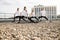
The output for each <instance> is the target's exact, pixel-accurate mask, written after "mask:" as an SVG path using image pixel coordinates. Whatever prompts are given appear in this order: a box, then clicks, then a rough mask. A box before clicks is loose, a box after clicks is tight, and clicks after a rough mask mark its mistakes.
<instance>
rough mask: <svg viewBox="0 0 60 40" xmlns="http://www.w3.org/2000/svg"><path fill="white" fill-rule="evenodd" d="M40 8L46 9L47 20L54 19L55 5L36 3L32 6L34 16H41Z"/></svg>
mask: <svg viewBox="0 0 60 40" xmlns="http://www.w3.org/2000/svg"><path fill="white" fill-rule="evenodd" d="M41 8H44V9H45V11H46V14H47V15H46V16H47V18H48V19H49V20H56V19H57V15H56V6H43V5H38V6H34V11H35V15H36V16H41V15H42V14H41V13H40V11H41Z"/></svg>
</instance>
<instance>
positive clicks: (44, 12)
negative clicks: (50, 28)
mask: <svg viewBox="0 0 60 40" xmlns="http://www.w3.org/2000/svg"><path fill="white" fill-rule="evenodd" d="M40 13H41V14H42V16H39V17H38V18H39V19H40V18H45V19H46V20H48V18H47V15H46V11H45V9H44V8H41V11H40Z"/></svg>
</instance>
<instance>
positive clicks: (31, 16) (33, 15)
mask: <svg viewBox="0 0 60 40" xmlns="http://www.w3.org/2000/svg"><path fill="white" fill-rule="evenodd" d="M32 18H35V19H36V20H37V21H36V22H38V21H39V19H38V18H37V17H36V16H35V13H34V9H33V8H32V11H31V14H30V17H29V18H28V19H29V20H30V22H34V23H35V21H34V20H32Z"/></svg>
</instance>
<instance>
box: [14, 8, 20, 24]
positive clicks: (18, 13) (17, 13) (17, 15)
mask: <svg viewBox="0 0 60 40" xmlns="http://www.w3.org/2000/svg"><path fill="white" fill-rule="evenodd" d="M16 18H19V22H20V12H19V8H17V11H16V12H15V14H14V20H13V22H15V19H16ZM19 22H18V23H19Z"/></svg>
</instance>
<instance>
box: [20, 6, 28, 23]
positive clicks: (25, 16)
mask: <svg viewBox="0 0 60 40" xmlns="http://www.w3.org/2000/svg"><path fill="white" fill-rule="evenodd" d="M27 16H28V13H27V10H26V6H24V9H23V11H22V12H21V17H22V19H23V20H24V21H26V22H27V20H26V19H25V18H27Z"/></svg>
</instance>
